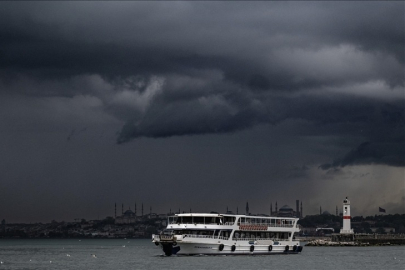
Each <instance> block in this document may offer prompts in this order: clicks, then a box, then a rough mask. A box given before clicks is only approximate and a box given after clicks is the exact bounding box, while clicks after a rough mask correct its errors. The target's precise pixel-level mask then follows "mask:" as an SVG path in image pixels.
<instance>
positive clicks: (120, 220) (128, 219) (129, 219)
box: [115, 209, 136, 224]
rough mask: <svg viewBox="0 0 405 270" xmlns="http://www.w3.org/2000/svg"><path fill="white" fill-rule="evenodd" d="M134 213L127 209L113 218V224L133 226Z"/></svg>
mask: <svg viewBox="0 0 405 270" xmlns="http://www.w3.org/2000/svg"><path fill="white" fill-rule="evenodd" d="M135 222H136V216H135V213H134V212H132V211H131V209H128V210H127V211H125V212H124V213H123V214H122V215H121V216H118V217H116V218H115V224H135Z"/></svg>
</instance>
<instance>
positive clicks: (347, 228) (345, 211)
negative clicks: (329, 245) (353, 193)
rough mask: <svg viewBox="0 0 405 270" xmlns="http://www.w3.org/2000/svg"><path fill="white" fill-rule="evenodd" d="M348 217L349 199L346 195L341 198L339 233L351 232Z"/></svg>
mask: <svg viewBox="0 0 405 270" xmlns="http://www.w3.org/2000/svg"><path fill="white" fill-rule="evenodd" d="M350 219H351V217H350V201H349V200H348V199H347V197H346V199H344V200H343V228H342V229H340V234H353V230H352V228H351V224H350Z"/></svg>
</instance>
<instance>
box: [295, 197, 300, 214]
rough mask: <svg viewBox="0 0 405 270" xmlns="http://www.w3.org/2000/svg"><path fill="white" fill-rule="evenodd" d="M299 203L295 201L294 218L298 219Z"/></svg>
mask: <svg viewBox="0 0 405 270" xmlns="http://www.w3.org/2000/svg"><path fill="white" fill-rule="evenodd" d="M299 206H300V201H299V200H296V201H295V217H300V207H299Z"/></svg>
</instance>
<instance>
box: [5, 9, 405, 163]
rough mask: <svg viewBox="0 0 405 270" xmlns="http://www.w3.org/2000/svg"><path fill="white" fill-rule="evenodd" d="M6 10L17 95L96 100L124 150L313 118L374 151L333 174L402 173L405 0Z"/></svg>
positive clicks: (327, 130)
mask: <svg viewBox="0 0 405 270" xmlns="http://www.w3.org/2000/svg"><path fill="white" fill-rule="evenodd" d="M2 6H3V9H2V10H1V11H0V13H1V14H0V15H1V16H0V22H1V23H0V35H1V36H2V38H1V41H0V57H1V59H2V60H1V62H0V76H1V83H2V86H3V87H2V89H3V91H5V92H7V93H6V94H11V93H16V92H18V93H20V94H24V95H33V96H55V97H59V96H64V97H76V96H78V95H79V96H80V95H81V96H90V97H93V98H95V99H96V100H97V102H99V104H101V105H100V106H101V107H102V109H103V110H104V111H105V112H106V113H107V114H109V115H111V116H113V117H116V118H118V119H119V120H120V121H122V122H124V123H125V124H123V127H122V129H121V131H120V132H119V133H118V138H117V142H118V143H125V142H129V141H131V140H133V139H135V138H139V137H150V138H160V137H171V136H183V135H197V134H217V133H232V132H235V131H240V130H243V129H248V128H251V127H254V126H257V125H261V124H273V125H274V124H279V123H280V122H282V121H285V120H287V119H303V120H305V121H307V122H309V123H313V124H315V125H316V126H317V129H314V130H312V131H309V132H308V134H307V135H316V134H323V135H335V134H340V135H342V136H348V137H353V138H354V137H361V138H362V139H363V141H367V142H370V144H368V145H367V146H363V148H365V149H363V148H362V149H363V150H362V151H360V150H359V151H357V152H356V151H352V152H350V153H349V154H348V155H347V156H346V157H344V158H341V159H339V158H338V157H336V160H338V159H339V161H336V162H333V164H334V165H333V164H332V165H330V166H346V165H349V164H357V163H383V164H399V165H401V164H402V163H401V162H398V160H399V159H400V158H399V157H400V156H399V155H400V154H401V153H402V152H398V151H391V150H392V149H395V145H401V144H402V143H403V141H401V140H400V141H398V143H396V142H393V143H392V145H391V146H392V147H391V146H387V144H386V141H387V140H389V139H391V138H392V137H398V136H400V133H401V130H402V128H403V125H404V121H403V119H404V116H403V106H404V104H403V87H404V78H403V67H404V50H403V45H404V33H405V31H404V25H403V14H404V6H403V4H402V3H395V2H393V3H380V2H373V3H364V2H361V3H345V4H344V5H342V4H341V3H337V2H336V3H318V2H312V3H277V2H269V3H268V2H254V3H243V2H237V3H229V2H225V3H216V2H215V3H195V2H175V3H172V2H168V3H166V2H159V3H144V2H137V3H109V2H102V3H97V4H95V3H80V2H78V3H65V2H62V3H37V2H34V3H5V4H4V3H2ZM370 89H371V90H373V91H371V90H370ZM88 99H89V98H88ZM387 107H388V108H390V109H386V108H387ZM390 110H391V111H390ZM297 132H299V131H297ZM354 143H356V144H358V142H357V139H353V144H354ZM385 146H387V147H386V148H385ZM353 147H354V145H353ZM373 149H374V150H373ZM378 149H380V150H378ZM360 152H361V154H360ZM385 152H387V153H385ZM390 153H391V154H392V155H390ZM325 166H326V165H325ZM325 166H324V165H323V166H322V168H324V167H325ZM397 166H398V165H397Z"/></svg>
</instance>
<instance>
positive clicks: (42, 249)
mask: <svg viewBox="0 0 405 270" xmlns="http://www.w3.org/2000/svg"><path fill="white" fill-rule="evenodd" d="M92 254H94V255H95V257H94V256H92ZM0 261H1V262H3V263H2V264H0V270H1V269H89V270H92V269H94V270H96V269H97V270H101V269H176V270H177V269H192V270H195V269H277V270H282V269H297V270H300V269H328V270H334V269H405V247H404V246H387V247H304V250H303V252H302V253H301V254H299V255H278V256H193V257H176V256H171V257H165V256H163V255H162V251H161V249H160V248H158V247H156V246H155V245H154V244H153V243H151V241H150V240H135V239H111V240H102V239H97V240H96V239H91V240H90V239H82V240H80V241H79V240H77V239H75V240H0Z"/></svg>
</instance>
